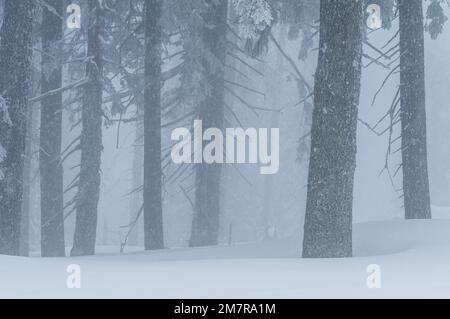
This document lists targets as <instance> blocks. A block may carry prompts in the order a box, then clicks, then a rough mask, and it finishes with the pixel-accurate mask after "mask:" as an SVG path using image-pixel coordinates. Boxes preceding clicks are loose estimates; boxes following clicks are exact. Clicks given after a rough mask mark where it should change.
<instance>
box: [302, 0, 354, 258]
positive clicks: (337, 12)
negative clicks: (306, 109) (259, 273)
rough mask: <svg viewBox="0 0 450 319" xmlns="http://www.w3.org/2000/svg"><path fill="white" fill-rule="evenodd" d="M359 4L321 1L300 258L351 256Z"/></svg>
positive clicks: (344, 1)
mask: <svg viewBox="0 0 450 319" xmlns="http://www.w3.org/2000/svg"><path fill="white" fill-rule="evenodd" d="M362 34H363V1H361V0H357V1H355V0H339V1H335V0H322V1H321V3H320V44H319V61H318V66H317V71H316V74H315V86H314V110H313V121H312V130H311V156H310V163H309V177H308V192H307V207H306V216H305V226H304V239H303V257H305V258H321V257H348V256H351V255H352V205H353V180H354V173H355V166H356V128H357V116H358V103H359V94H360V78H361V56H362Z"/></svg>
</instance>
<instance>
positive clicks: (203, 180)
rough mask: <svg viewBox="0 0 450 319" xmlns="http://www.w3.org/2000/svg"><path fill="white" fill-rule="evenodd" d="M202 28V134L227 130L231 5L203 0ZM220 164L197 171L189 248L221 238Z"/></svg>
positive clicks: (198, 168)
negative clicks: (228, 36)
mask: <svg viewBox="0 0 450 319" xmlns="http://www.w3.org/2000/svg"><path fill="white" fill-rule="evenodd" d="M203 3H204V6H203V10H202V12H201V17H202V20H203V24H202V25H201V26H200V27H199V28H198V30H197V31H198V32H199V39H200V43H199V44H198V45H201V46H202V48H203V49H204V54H203V56H201V66H200V67H201V69H200V74H201V77H202V78H203V79H204V80H205V81H206V82H207V83H208V88H207V92H205V96H204V97H203V98H202V99H201V101H200V102H199V106H198V111H197V117H198V119H200V120H202V121H203V130H207V129H208V128H219V129H223V126H224V113H223V112H224V74H225V72H224V65H225V59H226V53H227V39H226V33H227V12H228V1H226V0H223V1H214V0H204V1H203ZM220 184H221V164H217V163H214V164H206V163H204V164H198V165H197V166H196V168H195V202H194V205H195V209H194V217H193V221H192V230H191V238H190V246H194V247H196V246H207V245H216V244H217V243H218V236H219V216H220Z"/></svg>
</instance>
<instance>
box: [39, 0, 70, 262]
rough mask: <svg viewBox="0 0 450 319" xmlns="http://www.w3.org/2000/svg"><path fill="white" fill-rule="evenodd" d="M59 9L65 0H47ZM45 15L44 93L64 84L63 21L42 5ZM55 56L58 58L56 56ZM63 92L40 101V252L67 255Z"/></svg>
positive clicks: (43, 27)
mask: <svg viewBox="0 0 450 319" xmlns="http://www.w3.org/2000/svg"><path fill="white" fill-rule="evenodd" d="M47 3H48V4H49V5H50V6H52V7H53V8H54V9H55V10H56V12H57V13H58V14H59V15H60V16H62V15H63V4H64V3H63V1H61V0H48V1H47ZM42 14H43V17H42V25H41V32H42V50H43V52H44V53H43V54H42V78H41V93H42V94H45V93H47V92H49V91H51V90H55V89H58V88H60V87H61V85H62V65H61V61H59V60H58V59H59V58H60V57H61V56H62V47H61V45H62V43H61V41H62V36H63V22H62V21H61V18H60V17H58V16H57V15H55V13H54V12H50V11H49V10H47V9H46V8H44V9H43V13H42ZM55 59H56V60H55ZM62 103H63V101H62V93H61V92H60V93H56V94H52V95H50V96H48V97H46V98H44V99H42V101H41V130H40V151H39V170H40V174H41V175H40V177H41V179H40V181H41V255H42V257H61V256H64V255H65V245H64V213H63V206H64V204H63V168H62V163H61V134H62V132H61V129H62Z"/></svg>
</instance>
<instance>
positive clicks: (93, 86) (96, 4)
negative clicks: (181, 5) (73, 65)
mask: <svg viewBox="0 0 450 319" xmlns="http://www.w3.org/2000/svg"><path fill="white" fill-rule="evenodd" d="M88 3H89V6H88V10H89V11H88V12H89V13H90V16H89V24H88V40H87V41H88V44H87V46H88V49H87V56H88V57H89V61H88V62H87V64H86V77H87V79H88V81H89V82H88V83H87V84H86V85H85V87H84V95H83V107H82V125H83V128H82V132H81V168H80V177H79V181H78V183H79V185H78V187H79V189H78V194H77V195H76V196H77V202H76V211H77V215H76V221H75V235H74V241H73V247H72V251H71V255H72V256H80V255H93V254H95V241H96V231H97V206H98V201H99V196H100V164H101V153H102V150H103V146H102V76H103V45H102V41H103V40H102V38H103V37H102V34H103V31H104V12H103V5H102V4H101V1H100V0H90V1H88Z"/></svg>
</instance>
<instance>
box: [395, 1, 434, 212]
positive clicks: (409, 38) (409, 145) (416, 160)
mask: <svg viewBox="0 0 450 319" xmlns="http://www.w3.org/2000/svg"><path fill="white" fill-rule="evenodd" d="M398 12H399V21H400V52H401V55H400V108H401V111H400V115H401V122H402V163H403V167H402V168H403V193H404V203H405V216H406V219H429V218H431V208H430V190H429V182H428V162H427V123H426V110H425V62H424V28H423V9H422V1H421V0H408V1H405V0H398Z"/></svg>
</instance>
